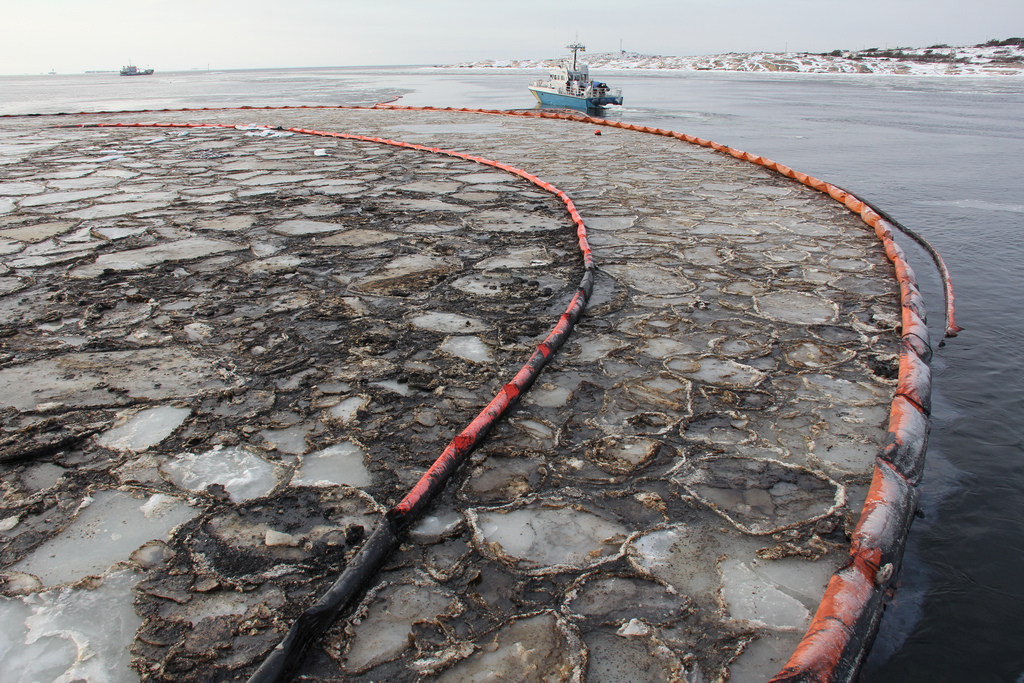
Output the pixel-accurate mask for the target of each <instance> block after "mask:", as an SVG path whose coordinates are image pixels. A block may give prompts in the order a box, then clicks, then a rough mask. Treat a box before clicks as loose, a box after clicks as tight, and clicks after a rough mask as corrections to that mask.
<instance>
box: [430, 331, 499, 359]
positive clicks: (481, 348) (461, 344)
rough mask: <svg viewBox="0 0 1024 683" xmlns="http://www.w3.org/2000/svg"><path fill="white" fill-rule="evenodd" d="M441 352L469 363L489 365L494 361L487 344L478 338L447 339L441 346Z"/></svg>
mask: <svg viewBox="0 0 1024 683" xmlns="http://www.w3.org/2000/svg"><path fill="white" fill-rule="evenodd" d="M441 351H443V352H444V353H447V354H449V355H452V356H455V357H456V358H462V359H463V360H468V361H469V362H470V363H490V362H491V361H493V360H494V358H493V357H492V356H491V351H490V349H489V348H487V344H485V343H484V342H483V340H482V339H480V337H471V336H464V337H449V338H448V339H446V340H445V341H444V343H443V344H441Z"/></svg>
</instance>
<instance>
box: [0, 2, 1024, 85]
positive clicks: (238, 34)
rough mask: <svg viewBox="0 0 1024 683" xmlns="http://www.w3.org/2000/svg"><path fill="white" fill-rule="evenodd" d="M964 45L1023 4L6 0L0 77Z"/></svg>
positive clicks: (1018, 28) (1014, 25) (1021, 16)
mask: <svg viewBox="0 0 1024 683" xmlns="http://www.w3.org/2000/svg"><path fill="white" fill-rule="evenodd" d="M577 35H578V36H579V40H580V41H581V42H583V43H585V44H586V46H587V50H588V51H590V52H606V51H613V50H618V49H619V46H620V44H621V46H622V48H623V49H625V50H629V51H634V52H641V53H645V54H660V55H679V56H681V55H698V54H714V53H719V52H753V51H757V50H770V51H783V50H786V49H787V48H788V49H789V50H791V51H806V52H824V51H831V50H834V49H838V48H842V49H858V48H864V47H886V46H888V47H896V46H907V47H926V46H928V45H933V44H936V43H947V44H950V45H970V44H975V43H980V42H984V41H985V40H987V39H990V38H1008V37H1011V36H1020V35H1024V1H1022V0H674V1H670V0H588V1H586V2H583V1H580V0H358V1H356V0H290V1H284V0H275V1H273V2H270V1H269V0H244V1H242V0H174V1H173V2H172V1H171V0H0V73H3V74H22V73H33V74H36V73H40V72H43V71H49V70H50V69H56V70H57V71H58V72H60V73H74V72H79V73H80V72H82V71H85V70H111V69H117V68H119V67H120V66H122V65H123V64H127V63H128V62H129V60H131V62H132V63H134V64H135V65H137V66H140V67H145V66H151V67H153V68H155V69H158V70H161V71H168V70H176V69H191V68H206V66H207V65H208V64H209V65H210V67H211V68H214V69H233V68H247V67H249V68H257V67H296V66H361V65H371V64H446V63H453V62H463V61H473V60H479V59H499V60H506V59H534V58H544V57H558V56H560V55H562V54H563V53H564V52H565V50H564V46H565V45H566V44H568V43H569V42H571V41H572V40H573V39H575V38H576V36H577Z"/></svg>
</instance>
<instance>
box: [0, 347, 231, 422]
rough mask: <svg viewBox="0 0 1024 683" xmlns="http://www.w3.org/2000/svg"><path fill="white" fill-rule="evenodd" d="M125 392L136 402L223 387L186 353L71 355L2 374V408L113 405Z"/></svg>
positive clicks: (206, 366)
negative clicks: (43, 405) (40, 405)
mask: <svg viewBox="0 0 1024 683" xmlns="http://www.w3.org/2000/svg"><path fill="white" fill-rule="evenodd" d="M107 385H109V386H110V387H115V388H117V389H123V390H124V391H125V392H126V393H127V394H128V395H129V396H132V397H135V398H148V399H154V400H159V399H164V398H178V397H182V398H184V397H187V396H191V395H193V394H195V393H198V392H201V391H212V390H217V389H221V388H223V387H224V383H223V381H221V379H220V378H219V377H218V375H217V373H216V371H215V369H214V368H211V367H210V364H209V363H208V362H205V361H200V359H198V358H196V357H195V356H193V355H192V354H191V353H189V352H188V351H187V350H185V349H175V348H154V349H140V350H137V351H110V352H97V353H69V354H65V355H63V356H59V357H57V358H44V359H42V360H38V361H35V362H31V363H26V364H24V365H12V366H8V367H6V368H3V369H2V370H0V404H2V405H10V406H13V407H15V408H17V409H19V410H31V409H32V408H34V407H35V406H36V405H37V404H40V403H48V402H61V403H66V404H68V405H72V406H79V405H109V404H114V403H117V402H118V401H119V400H120V397H119V396H118V394H117V393H112V392H110V391H108V390H107V389H106V388H105V387H106V386H107Z"/></svg>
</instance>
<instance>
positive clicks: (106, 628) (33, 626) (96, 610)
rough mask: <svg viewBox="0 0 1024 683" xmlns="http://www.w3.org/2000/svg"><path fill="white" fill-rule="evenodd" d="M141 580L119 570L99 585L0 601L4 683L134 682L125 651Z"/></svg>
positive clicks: (136, 618)
mask: <svg viewBox="0 0 1024 683" xmlns="http://www.w3.org/2000/svg"><path fill="white" fill-rule="evenodd" d="M140 578H141V575H139V574H136V573H134V572H131V571H127V570H123V571H119V572H115V573H113V574H110V575H108V576H106V577H105V578H104V580H103V585H101V586H99V587H97V588H93V589H92V590H86V589H81V588H75V589H72V588H62V589H59V590H53V591H47V592H45V593H37V594H34V595H30V596H27V597H24V598H11V599H8V598H0V661H3V670H4V672H5V673H4V674H3V677H4V680H9V681H25V682H26V683H27V682H29V681H39V682H42V681H54V683H71V682H72V681H89V683H129V682H132V683H134V682H135V681H138V680H139V675H138V674H137V673H135V671H133V670H132V669H131V668H129V664H130V662H131V653H130V652H129V650H128V648H129V646H130V645H131V643H132V641H133V640H134V638H135V632H136V631H137V630H138V629H139V627H140V626H142V619H140V618H139V616H138V615H136V614H135V608H134V606H133V604H132V603H133V599H134V598H133V595H132V587H133V586H134V585H135V584H136V583H138V581H139V579H140Z"/></svg>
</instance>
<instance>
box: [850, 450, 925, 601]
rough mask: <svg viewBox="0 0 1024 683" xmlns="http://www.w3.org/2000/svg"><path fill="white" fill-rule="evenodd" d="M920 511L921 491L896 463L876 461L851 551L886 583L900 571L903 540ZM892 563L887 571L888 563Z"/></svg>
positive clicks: (881, 582)
mask: <svg viewBox="0 0 1024 683" xmlns="http://www.w3.org/2000/svg"><path fill="white" fill-rule="evenodd" d="M916 511H917V491H916V489H914V487H913V486H912V485H911V484H910V482H908V481H907V480H906V479H905V478H904V477H903V476H902V475H901V474H900V473H899V472H897V471H896V470H895V469H893V467H892V465H890V464H889V463H888V462H886V461H884V460H879V461H877V462H876V463H875V470H874V475H873V477H872V479H871V488H869V489H868V495H867V499H866V500H865V502H864V508H863V511H862V512H861V516H860V520H859V521H858V522H857V527H856V528H855V529H854V531H853V537H852V538H851V539H850V554H851V555H852V556H854V557H856V558H858V559H859V561H860V562H861V563H863V565H864V566H865V567H867V568H868V569H869V570H870V571H871V572H874V576H873V579H874V582H875V583H876V584H877V585H885V584H886V583H888V581H890V580H891V579H892V578H893V576H895V574H896V573H898V570H899V564H900V560H901V558H902V556H903V542H904V540H905V539H906V536H907V532H908V531H909V530H910V524H911V522H912V521H913V519H914V514H915V513H916ZM887 564H888V565H891V567H890V568H889V569H888V570H886V569H885V565H887Z"/></svg>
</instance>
